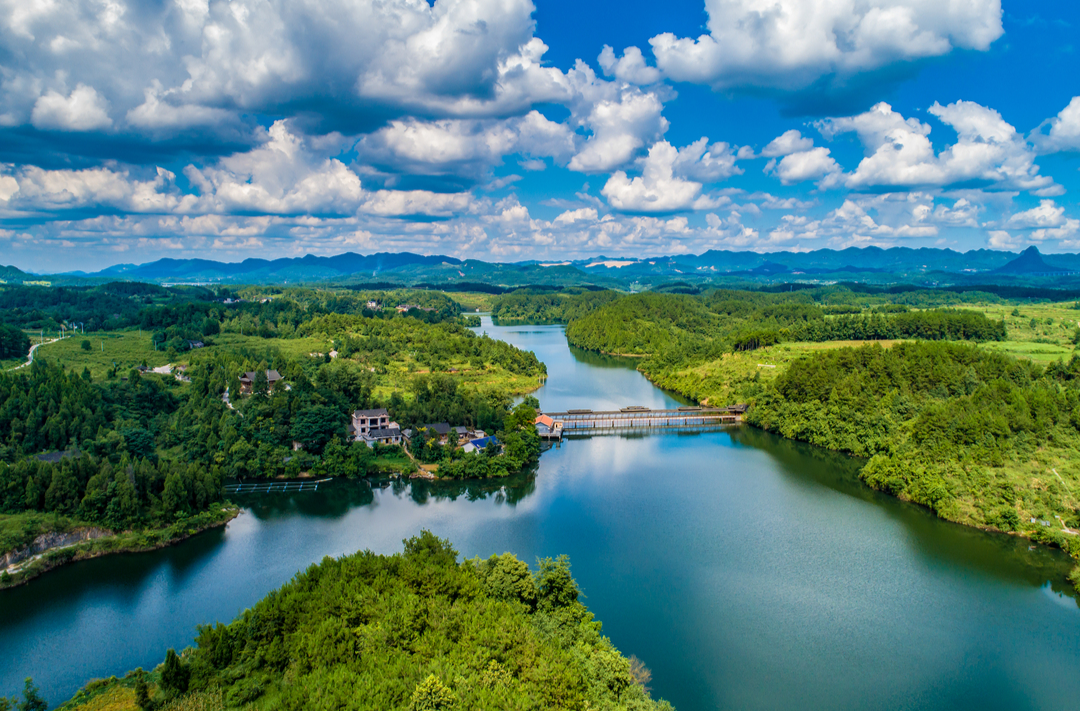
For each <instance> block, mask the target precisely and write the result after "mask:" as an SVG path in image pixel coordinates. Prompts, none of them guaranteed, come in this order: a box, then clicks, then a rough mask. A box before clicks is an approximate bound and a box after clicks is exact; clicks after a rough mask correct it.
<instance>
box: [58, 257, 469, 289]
mask: <svg viewBox="0 0 1080 711" xmlns="http://www.w3.org/2000/svg"><path fill="white" fill-rule="evenodd" d="M460 263H461V260H460V259H455V258H453V257H441V256H425V255H422V254H413V253H411V252H379V253H377V254H369V255H363V254H356V253H355V252H346V253H345V254H339V255H337V256H334V257H316V256H315V255H313V254H309V255H307V256H305V257H295V258H282V259H273V260H268V259H245V260H244V261H242V262H234V263H227V262H215V261H212V260H209V259H159V260H157V261H156V262H149V263H148V264H139V265H135V264H118V265H116V266H113V267H109V268H108V269H103V270H102V271H100V272H96V273H94V274H85V273H81V272H79V273H77V274H78V275H79V276H95V277H114V278H121V279H130V280H145V281H168V280H182V281H192V280H198V281H254V282H263V281H267V282H284V281H313V280H316V281H322V280H326V279H335V278H339V277H343V276H351V275H354V274H365V275H368V276H377V275H378V274H379V273H380V272H386V271H393V270H395V269H400V268H401V267H405V266H412V265H425V266H435V265H441V264H447V265H452V264H460Z"/></svg>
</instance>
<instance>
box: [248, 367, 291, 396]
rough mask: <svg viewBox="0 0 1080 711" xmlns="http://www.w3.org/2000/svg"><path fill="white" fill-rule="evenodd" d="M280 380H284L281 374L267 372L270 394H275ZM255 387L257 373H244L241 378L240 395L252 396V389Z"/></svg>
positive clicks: (272, 371) (273, 371) (274, 371)
mask: <svg viewBox="0 0 1080 711" xmlns="http://www.w3.org/2000/svg"><path fill="white" fill-rule="evenodd" d="M279 380H282V377H281V373H279V372H277V371H276V370H268V371H266V386H267V388H268V389H269V391H270V392H274V385H276V384H277V382H278V381H279ZM254 385H255V371H251V372H247V373H244V374H243V375H241V376H240V394H241V395H250V394H251V389H252V387H253V386H254Z"/></svg>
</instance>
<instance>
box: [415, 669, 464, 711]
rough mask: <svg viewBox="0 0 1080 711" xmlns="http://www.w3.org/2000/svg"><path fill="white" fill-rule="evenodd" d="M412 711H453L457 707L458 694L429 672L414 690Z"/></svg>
mask: <svg viewBox="0 0 1080 711" xmlns="http://www.w3.org/2000/svg"><path fill="white" fill-rule="evenodd" d="M410 708H411V709H412V711H452V709H456V708H457V696H456V695H455V694H454V692H453V691H451V690H450V689H448V688H446V686H444V685H443V683H442V682H441V681H439V678H438V677H437V676H435V675H434V674H429V675H428V678H427V679H424V680H423V681H422V682H420V683H419V684H417V685H416V690H415V691H413V695H412V704H411V706H410Z"/></svg>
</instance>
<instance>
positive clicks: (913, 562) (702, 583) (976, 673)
mask: <svg viewBox="0 0 1080 711" xmlns="http://www.w3.org/2000/svg"><path fill="white" fill-rule="evenodd" d="M481 330H485V331H487V332H488V333H489V334H491V335H493V336H496V337H499V338H503V339H505V340H507V341H509V342H511V343H514V344H515V345H518V346H521V347H524V348H527V349H531V350H534V351H535V352H536V353H537V355H538V356H539V357H540V358H541V359H542V360H543V361H544V362H545V363H547V365H548V371H549V374H550V377H549V380H548V383H547V385H546V386H545V387H544V388H543V389H541V390H540V391H539V392H538V393H537V395H538V397H539V398H540V401H541V403H542V404H543V406H544V407H545V408H547V409H549V410H557V409H563V408H573V407H591V408H594V409H600V408H605V407H620V406H624V405H631V404H633V405H648V406H664V405H667V406H672V405H676V404H679V403H678V402H677V401H676V400H675V399H673V398H672V397H670V396H668V395H667V394H665V393H663V392H662V391H660V390H658V389H656V388H654V387H652V386H651V385H650V384H649V383H648V382H647V381H645V380H644V378H642V377H641V376H640V375H639V374H638V373H637V372H636V371H634V370H633V363H632V362H629V364H628V362H627V361H622V360H617V359H611V358H603V357H598V356H595V355H592V354H587V353H583V352H580V351H573V350H571V349H570V348H568V347H567V345H566V341H565V338H564V337H563V335H562V329H561V328H559V327H554V326H522V327H495V326H492V325H491V324H490V322H489V321H487V320H486V319H485V325H484V327H483V328H482V329H481ZM858 466H859V463H858V462H857V461H854V460H851V459H848V458H845V457H842V456H838V455H835V454H830V453H827V452H821V451H818V450H815V449H813V448H810V447H806V446H803V445H799V444H796V443H792V442H787V441H784V440H781V439H778V438H776V437H772V436H770V435H767V434H765V433H762V432H759V431H756V430H753V429H750V428H732V429H728V430H723V431H716V432H708V433H700V434H693V435H679V434H657V435H650V436H636V437H617V436H604V437H592V438H582V439H572V440H568V441H565V442H564V443H563V444H562V445H561V446H560V447H558V448H555V449H552V450H551V451H549V452H546V453H545V454H544V455H543V457H542V459H541V463H540V468H539V472H538V474H537V476H536V477H535V479H531V480H521V481H515V482H510V483H509V484H505V483H503V482H500V483H498V484H489V483H474V484H469V485H464V484H431V483H427V482H424V483H418V484H412V485H409V484H403V483H401V482H397V481H387V482H373V483H370V484H369V483H367V482H353V483H346V482H342V483H341V484H337V485H335V486H333V487H330V488H329V489H326V490H323V489H320V491H319V492H318V493H317V494H301V495H296V496H275V497H270V496H263V497H257V498H251V499H247V500H245V501H244V502H243V503H244V504H245V505H246V506H247V507H248V508H247V510H246V511H245V513H244V514H242V515H241V516H240V517H239V518H237V519H236V520H235V521H233V522H232V523H231V524H229V526H228V527H227V528H226V529H224V530H222V531H216V532H210V533H207V534H204V535H201V536H198V537H196V538H195V539H192V540H190V541H187V542H185V543H183V544H181V545H178V546H175V547H172V548H169V549H166V550H163V551H158V552H155V553H148V554H142V555H129V556H117V557H112V558H104V559H100V560H93V561H86V562H83V563H78V564H75V565H71V566H68V567H66V568H62V569H60V570H57V571H54V572H52V573H49V574H47V575H45V576H44V577H42V578H39V579H38V580H36V581H34V582H33V583H31V584H30V585H27V586H24V587H22V588H17V589H14V590H10V591H6V592H3V593H0V695H2V694H11V693H14V692H15V691H17V690H18V689H20V688H21V686H22V679H23V678H24V677H26V676H28V675H33V677H34V678H35V680H36V681H37V682H38V683H39V684H40V685H41V686H42V688H43V690H44V691H45V692H46V695H47V697H48V699H49V700H50V702H51V703H53V704H55V703H58V702H59V701H62V700H64V699H65V698H67V697H69V696H70V695H71V694H72V693H73V692H74V691H75V690H76V689H77V688H78V687H79V686H81V685H82V684H83V683H84V682H85V681H86V680H87V679H89V678H91V677H95V676H107V675H109V674H122V673H123V672H125V671H126V670H128V669H131V668H134V667H136V666H142V667H147V668H149V667H152V666H154V665H155V664H157V663H158V662H160V660H161V659H162V658H163V656H164V655H163V651H164V649H165V648H166V647H169V646H173V647H177V648H182V647H184V646H186V645H187V644H189V643H190V642H191V640H192V639H193V637H194V634H195V625H196V624H199V623H206V622H213V621H218V620H220V621H228V620H230V619H231V618H233V617H234V616H235V615H236V614H237V613H238V612H239V611H240V610H242V609H244V608H245V607H248V606H250V605H251V604H253V603H254V602H256V601H257V600H258V599H259V598H261V597H262V596H263V595H265V594H266V593H267V592H268V591H270V590H272V589H274V588H276V587H278V586H279V585H281V584H282V583H284V582H286V581H287V580H288V579H289V578H291V577H292V575H293V574H294V573H296V571H298V570H300V569H302V568H304V567H306V566H307V565H309V564H311V563H313V562H317V561H318V560H320V559H321V558H322V557H323V556H326V555H331V556H334V555H341V554H344V553H351V552H353V551H355V550H357V549H361V548H370V549H372V550H375V551H377V552H382V553H393V552H396V551H399V550H400V548H401V539H402V538H405V537H407V536H410V535H414V534H415V533H416V532H417V531H418V530H419V529H420V528H421V527H426V528H430V529H431V530H432V531H434V532H435V533H437V534H438V535H440V536H445V537H449V538H450V539H451V540H452V541H453V542H454V543H455V545H456V546H457V548H458V550H459V551H461V553H462V554H463V555H464V556H469V557H471V556H474V555H480V556H488V555H491V554H493V553H501V552H503V551H512V552H514V553H516V554H517V555H518V556H520V557H521V558H523V559H525V560H528V561H532V560H534V559H535V558H536V557H537V556H549V555H550V556H554V555H558V554H560V553H568V554H569V555H570V557H571V560H572V563H573V572H574V575H575V577H576V578H577V580H578V582H579V584H580V586H581V588H582V589H583V591H584V592H585V595H586V596H587V597H586V600H585V602H586V603H587V604H588V605H589V607H590V608H591V609H592V610H593V611H594V612H595V613H596V615H597V617H598V618H599V619H601V620H602V621H603V622H604V631H605V633H606V634H608V635H609V636H610V637H611V639H612V640H613V641H614V642H615V644H616V645H617V646H618V647H619V648H620V649H621V650H623V652H624V653H626V654H636V655H637V656H638V657H640V658H641V659H642V660H644V661H645V663H646V664H647V665H648V666H649V667H650V668H651V669H652V670H653V683H652V687H653V690H654V693H655V694H656V695H658V696H663V697H664V698H666V699H668V700H670V701H671V702H672V703H674V704H675V706H676V707H677V708H678V709H680V710H681V711H690V710H692V709H779V708H789V709H943V710H944V709H980V710H984V709H1055V710H1061V709H1071V708H1077V704H1078V702H1077V699H1080V674H1078V673H1077V672H1078V670H1080V609H1078V607H1077V603H1076V601H1075V600H1074V599H1073V598H1072V597H1070V594H1069V593H1068V586H1067V584H1066V583H1065V580H1064V577H1065V575H1066V574H1067V572H1068V570H1069V568H1070V563H1069V560H1068V559H1067V557H1066V556H1064V555H1063V554H1060V553H1059V552H1055V551H1050V550H1046V549H1042V548H1038V549H1034V550H1031V549H1030V548H1029V546H1028V545H1027V544H1026V543H1023V542H1019V541H1016V540H1013V539H1011V538H1008V537H1006V536H993V535H988V534H985V533H982V532H979V531H974V530H971V529H965V528H962V527H959V526H953V525H950V524H947V523H944V522H941V521H938V520H937V519H935V518H933V517H932V516H930V515H928V514H927V513H926V512H925V511H923V510H921V509H919V508H917V507H914V506H909V505H905V504H903V503H901V502H898V501H896V500H894V499H891V498H889V497H885V496H882V495H879V494H876V493H874V492H871V491H869V490H867V489H866V488H865V487H863V486H862V485H861V484H859V483H858V480H857V479H856V477H855V473H856V471H857V469H858Z"/></svg>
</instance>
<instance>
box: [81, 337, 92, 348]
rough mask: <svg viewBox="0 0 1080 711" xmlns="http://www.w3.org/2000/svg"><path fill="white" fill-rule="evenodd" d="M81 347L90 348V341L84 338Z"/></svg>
mask: <svg viewBox="0 0 1080 711" xmlns="http://www.w3.org/2000/svg"><path fill="white" fill-rule="evenodd" d="M79 347H80V348H82V349H83V350H84V351H88V350H90V348H91V346H90V341H88V340H87V339H85V338H84V339H83V342H82V343H80V344H79Z"/></svg>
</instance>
